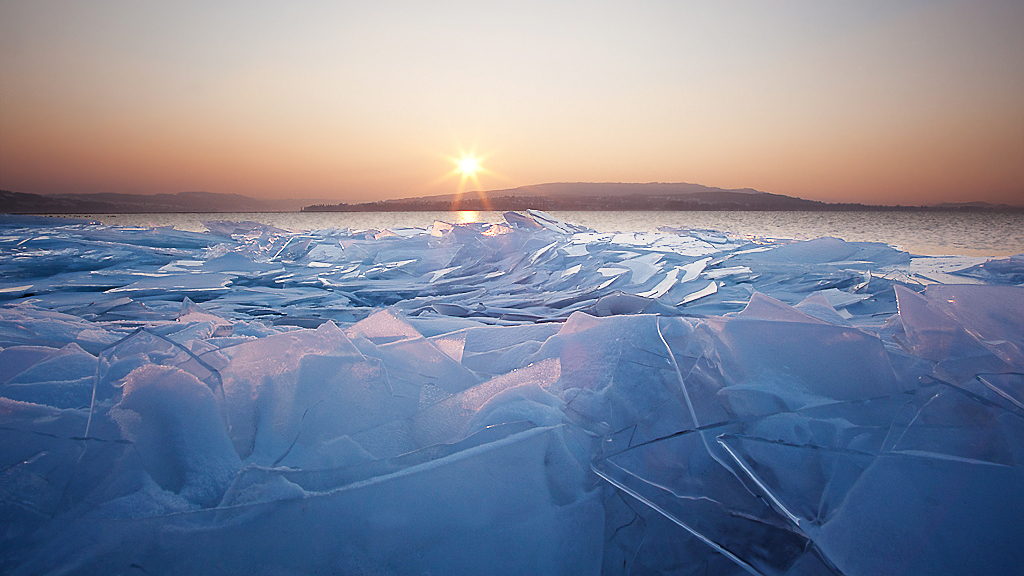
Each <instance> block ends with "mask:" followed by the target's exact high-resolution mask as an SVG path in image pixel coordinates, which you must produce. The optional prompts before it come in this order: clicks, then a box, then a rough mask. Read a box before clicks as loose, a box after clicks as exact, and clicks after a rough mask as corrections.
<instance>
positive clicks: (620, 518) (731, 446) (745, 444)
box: [0, 211, 1024, 575]
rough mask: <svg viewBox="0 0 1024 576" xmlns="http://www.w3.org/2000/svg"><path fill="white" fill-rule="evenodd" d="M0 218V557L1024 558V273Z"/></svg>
mask: <svg viewBox="0 0 1024 576" xmlns="http://www.w3.org/2000/svg"><path fill="white" fill-rule="evenodd" d="M506 220H507V222H506V223H502V224H469V225H450V224H445V223H441V222H438V223H435V224H434V225H432V226H431V227H429V228H427V229H401V230H370V231H353V230H347V229H341V230H339V229H330V230H317V231H309V232H290V231H285V230H279V229H275V228H272V227H269V226H265V225H259V224H256V223H251V222H248V223H234V222H211V223H209V224H208V227H209V228H210V232H209V233H204V234H197V233H189V232H182V231H178V230H174V229H169V228H160V229H149V228H146V229H141V228H118V227H111V226H104V225H99V224H96V223H90V222H86V221H75V220H67V219H45V218H30V217H12V216H0V272H2V276H0V302H2V305H0V347H2V348H0V572H3V573H7V574H43V573H49V574H93V573H106V574H147V573H148V574H184V573H193V574H205V573H210V574H314V573H317V574H321V573H322V574H333V573H337V574H427V573H432V574H661V573H664V574H747V573H752V574H766V575H769V574H770V575H783V574H792V575H797V574H846V575H877V574H964V573H978V574H982V573H984V574H1016V573H1018V570H1019V566H1021V565H1022V564H1024V548H1022V547H1021V546H1020V545H1019V540H1020V537H1021V536H1022V535H1024V529H1022V526H1024V524H1022V521H1021V519H1022V518H1024V469H1022V465H1024V353H1022V350H1024V288H1021V287H1020V284H1021V283H1022V282H1024V258H1022V257H1012V258H1004V259H996V260H988V261H986V260H985V259H971V258H960V257H917V256H911V255H909V254H907V253H904V252H901V251H899V250H896V249H894V248H891V247H889V246H885V245H881V244H871V243H851V242H844V241H842V240H838V239H834V238H821V239H816V240H811V241H800V242H796V241H790V240H780V239H764V238H743V237H738V236H735V235H731V234H727V233H722V232H716V231H709V230H690V229H665V230H663V231H662V232H660V233H656V234H650V233H647V234H607V233H596V232H593V231H590V230H584V229H581V228H580V227H578V226H574V225H572V224H569V223H566V222H562V221H559V220H558V219H556V218H553V217H551V216H549V215H547V214H544V213H541V212H532V211H531V212H529V213H526V214H515V213H510V214H508V215H507V216H506Z"/></svg>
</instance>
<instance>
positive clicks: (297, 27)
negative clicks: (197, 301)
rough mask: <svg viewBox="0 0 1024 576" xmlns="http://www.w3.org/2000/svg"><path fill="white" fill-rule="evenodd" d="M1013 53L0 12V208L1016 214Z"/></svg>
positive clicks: (956, 34) (993, 25) (1001, 24)
mask: <svg viewBox="0 0 1024 576" xmlns="http://www.w3.org/2000/svg"><path fill="white" fill-rule="evenodd" d="M1022 30H1024V3H1021V2H1020V1H1019V0H983V1H977V2H966V1H963V0H955V1H942V0H940V1H930V2H929V1H923V0H920V1H919V0H900V1H895V2H892V1H889V2H885V1H880V0H871V1H865V2H857V3H820V2H812V1H809V0H804V1H795V0H789V1H784V2H776V3H762V2H753V1H747V2H737V1H728V2H717V3H711V4H708V5H705V4H704V3H698V2H653V1H651V2H634V3H614V2H591V3H582V2H568V1H554V2H532V1H527V2H515V3H511V2H507V3H506V2H501V3H486V4H478V3H473V2H460V1H449V2H438V3H429V4H427V3H412V2H389V1H385V2H377V3H372V4H369V3H367V4H357V3H350V2H325V1H315V2H304V3H289V4H284V3H281V4H278V3H271V2H247V3H240V2H229V3H223V4H218V5H216V6H208V5H206V3H203V2H194V1H186V2H178V3H136V2H128V1H127V0H105V1H98V2H88V3H84V2H73V1H43V2H11V1H8V2H3V3H0V189H6V190H15V191H21V192H32V193H42V194H52V193H90V192H130V193H161V192H172V193H173V192H180V191H189V190H204V191H209V192H218V193H238V194H244V195H247V196H252V197H255V198H286V197H290V198H322V199H325V200H330V201H334V202H365V201H374V200H382V199H388V198H402V197H413V196H425V195H434V194H450V193H454V192H457V191H458V190H460V189H463V190H471V189H477V188H479V189H485V190H493V189H508V188H515V187H518V186H525V185H533V184H540V183H546V182H692V183H698V184H702V185H706V186H711V187H720V188H727V189H728V188H754V189H757V190H762V191H765V192H772V193H776V194H784V195H788V196H796V197H800V198H806V199H811V200H821V201H826V202H860V203H865V204H905V205H910V204H934V203H940V202H970V201H987V202H993V203H1006V204H1017V205H1020V204H1024V105H1022V102H1024V58H1022V57H1021V55H1022V54H1024V34H1022V33H1021V31H1022ZM464 156H471V157H474V158H477V159H479V164H480V165H479V167H477V166H475V165H474V166H470V167H469V168H467V167H466V165H465V164H464V165H463V166H462V168H463V173H467V171H468V173H470V174H475V179H473V178H470V179H467V178H465V177H464V176H460V174H459V173H458V172H457V170H456V169H457V168H458V166H457V162H458V161H459V160H460V159H462V158H463V157H464Z"/></svg>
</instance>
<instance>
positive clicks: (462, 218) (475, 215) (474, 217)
mask: <svg viewBox="0 0 1024 576" xmlns="http://www.w3.org/2000/svg"><path fill="white" fill-rule="evenodd" d="M479 221H480V213H479V212H477V211H476V210H459V211H458V212H456V213H455V223H456V224H469V223H470V222H479Z"/></svg>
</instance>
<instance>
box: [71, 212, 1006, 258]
mask: <svg viewBox="0 0 1024 576" xmlns="http://www.w3.org/2000/svg"><path fill="white" fill-rule="evenodd" d="M551 214H552V215H553V216H556V217H558V218H561V219H563V220H566V221H569V222H573V223H576V224H581V225H584V226H588V227H590V228H593V229H595V230H597V231H599V232H653V231H657V230H658V229H659V228H660V227H663V226H668V227H680V228H707V229H714V230H721V231H725V232H732V233H735V234H738V235H741V236H752V237H769V238H795V239H811V238H818V237H822V236H834V237H837V238H842V239H843V240H848V241H867V242H884V243H886V244H891V245H893V246H896V247H898V248H900V249H902V250H906V251H908V252H911V253H913V254H922V255H924V254H928V255H939V254H948V255H953V254H956V255H965V256H1010V255H1013V254H1021V253H1024V213H1002V212H999V213H980V212H962V213H961V212H562V211H553V212H551ZM84 217H86V218H92V219H95V220H98V221H100V222H102V223H104V224H115V225H121V226H173V227H175V228H177V229H179V230H192V231H197V232H198V231H205V230H206V228H205V227H204V226H203V222H204V221H208V220H236V221H241V220H253V221H256V222H261V223H264V224H270V225H272V226H277V227H278V228H284V229H288V230H312V229H320V228H330V227H335V228H351V229H356V230H369V229H379V228H409V227H420V228H422V227H425V226H428V225H430V224H431V223H432V222H434V221H435V220H442V221H445V222H451V223H459V222H474V221H476V222H501V221H503V219H502V215H501V212H474V211H462V212H268V213H220V214H195V213H187V214H86V215H84Z"/></svg>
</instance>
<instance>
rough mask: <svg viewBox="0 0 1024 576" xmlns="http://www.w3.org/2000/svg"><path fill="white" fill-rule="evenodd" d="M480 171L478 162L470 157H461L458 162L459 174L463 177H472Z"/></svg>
mask: <svg viewBox="0 0 1024 576" xmlns="http://www.w3.org/2000/svg"><path fill="white" fill-rule="evenodd" d="M479 170H480V162H479V161H478V160H477V159H476V158H473V157H472V156H466V157H463V158H462V159H461V160H459V172H461V173H462V175H463V176H474V175H475V174H476V173H477V172H478V171H479Z"/></svg>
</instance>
